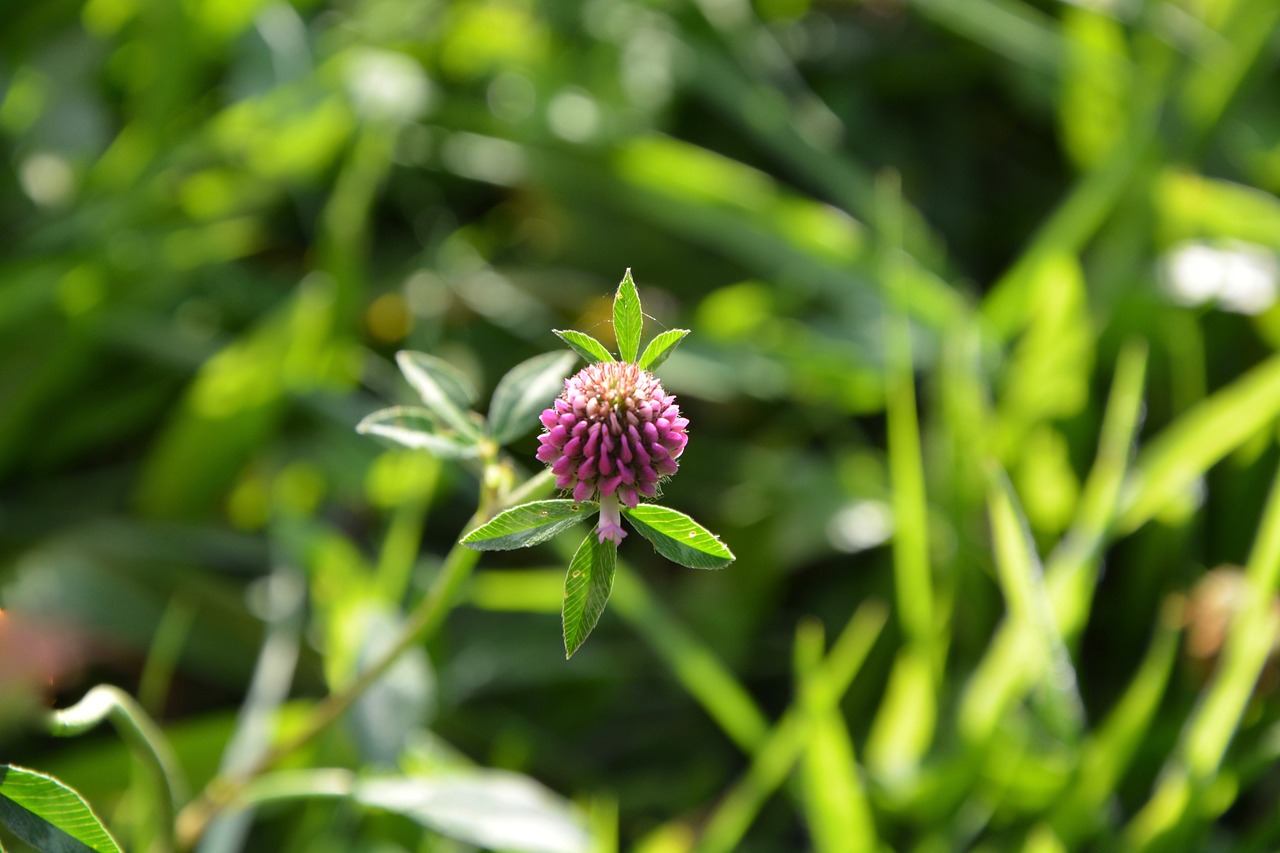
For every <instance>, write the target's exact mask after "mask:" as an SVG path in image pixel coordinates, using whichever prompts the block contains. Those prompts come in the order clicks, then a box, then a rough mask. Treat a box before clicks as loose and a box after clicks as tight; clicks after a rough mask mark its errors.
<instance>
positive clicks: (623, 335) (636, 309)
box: [613, 270, 644, 362]
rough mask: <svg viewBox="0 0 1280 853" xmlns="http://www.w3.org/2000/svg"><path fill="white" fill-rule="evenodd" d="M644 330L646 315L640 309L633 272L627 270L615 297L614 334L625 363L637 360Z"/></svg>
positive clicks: (619, 352)
mask: <svg viewBox="0 0 1280 853" xmlns="http://www.w3.org/2000/svg"><path fill="white" fill-rule="evenodd" d="M643 330H644V313H643V312H642V311H641V309H640V294H639V293H637V292H636V283H635V282H634V281H632V280H631V270H627V271H626V273H625V274H624V275H623V276H622V283H621V284H619V285H618V292H617V294H616V295H615V296H614V297H613V334H614V335H615V336H616V337H617V339H618V356H619V357H620V358H621V359H622V360H623V361H631V362H634V361H635V360H636V355H637V353H639V352H640V334H641V332H642V331H643Z"/></svg>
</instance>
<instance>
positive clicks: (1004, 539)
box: [987, 466, 1084, 737]
mask: <svg viewBox="0 0 1280 853" xmlns="http://www.w3.org/2000/svg"><path fill="white" fill-rule="evenodd" d="M988 479H989V487H988V494H987V504H988V511H989V513H990V518H991V537H992V540H993V544H994V546H995V558H996V559H995V562H996V573H997V576H998V578H999V580H1000V587H1001V591H1002V592H1003V593H1004V597H1005V603H1006V606H1007V608H1008V611H1007V612H1008V618H1009V619H1010V620H1012V621H1014V622H1017V623H1020V624H1022V625H1024V626H1026V627H1025V629H1024V631H1023V633H1025V635H1026V636H1027V637H1029V638H1034V642H1035V645H1036V647H1037V648H1036V650H1035V652H1034V654H1035V657H1036V658H1038V659H1039V660H1040V662H1041V663H1042V664H1043V666H1042V667H1039V669H1041V671H1042V672H1043V673H1044V678H1045V684H1046V686H1047V687H1048V688H1049V694H1048V695H1049V696H1051V697H1052V699H1053V701H1052V704H1051V708H1052V710H1053V715H1052V722H1053V723H1054V724H1055V725H1056V726H1057V727H1058V732H1057V733H1058V734H1059V735H1062V736H1068V737H1074V736H1075V735H1077V734H1078V732H1079V730H1080V727H1081V725H1082V724H1083V721H1084V709H1083V707H1082V705H1081V703H1080V696H1079V692H1078V688H1077V682H1076V673H1075V667H1074V666H1073V665H1072V663H1071V656H1070V655H1069V654H1068V653H1067V648H1066V645H1065V644H1064V643H1063V641H1062V635H1061V634H1059V632H1058V626H1057V621H1056V620H1055V618H1054V615H1053V605H1052V604H1051V602H1050V601H1049V595H1048V593H1047V592H1046V590H1045V585H1044V576H1043V572H1042V570H1041V567H1040V560H1039V557H1038V556H1037V554H1036V547H1035V541H1034V540H1033V539H1032V537H1031V529H1030V527H1029V526H1028V524H1027V521H1026V517H1025V516H1024V515H1023V514H1022V510H1021V507H1019V505H1018V502H1017V496H1016V495H1015V494H1014V493H1013V487H1012V486H1011V485H1010V484H1009V480H1008V478H1007V477H1006V476H1005V475H1004V472H1003V471H1001V470H999V468H996V467H994V466H993V467H992V469H991V470H990V472H989V474H988Z"/></svg>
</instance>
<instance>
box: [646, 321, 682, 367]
mask: <svg viewBox="0 0 1280 853" xmlns="http://www.w3.org/2000/svg"><path fill="white" fill-rule="evenodd" d="M688 334H689V330H688V329H671V330H669V331H666V332H663V333H662V334H660V335H658V336H657V337H656V338H654V339H653V340H651V341H649V345H648V346H647V347H645V348H644V355H642V356H640V369H641V370H648V371H654V370H657V369H658V365H660V364H662V363H663V362H664V361H666V360H667V359H668V358H669V357H670V356H671V353H673V352H675V351H676V347H677V346H679V345H680V342H681V341H683V340H684V339H685V336H686V335H688Z"/></svg>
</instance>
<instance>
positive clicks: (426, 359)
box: [396, 350, 480, 435]
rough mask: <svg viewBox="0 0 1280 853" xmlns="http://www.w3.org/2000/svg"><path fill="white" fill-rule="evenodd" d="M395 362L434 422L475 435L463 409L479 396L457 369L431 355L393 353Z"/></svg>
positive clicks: (422, 353)
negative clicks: (437, 421)
mask: <svg viewBox="0 0 1280 853" xmlns="http://www.w3.org/2000/svg"><path fill="white" fill-rule="evenodd" d="M396 363H397V364H399V365H400V371H401V372H402V373H404V378H405V379H407V380H408V381H409V384H410V385H412V386H413V389H414V390H415V391H417V392H418V396H419V397H421V398H422V402H423V403H424V404H425V405H426V407H427V408H428V409H430V410H431V413H432V415H434V416H435V417H436V419H438V420H440V421H443V422H444V423H446V424H448V425H449V426H451V427H453V428H454V429H455V430H457V431H458V432H460V433H464V434H467V435H476V434H477V432H478V430H477V428H476V425H475V423H474V422H473V421H472V420H471V417H470V415H469V414H468V413H467V410H468V409H470V408H471V406H472V404H473V403H475V401H476V400H477V399H478V398H479V396H480V395H479V394H478V393H477V392H476V388H475V386H474V385H472V384H471V380H470V379H468V378H467V377H466V376H465V375H463V373H462V372H461V371H460V370H458V368H456V367H454V366H453V365H452V364H449V363H448V362H447V361H443V360H442V359H439V358H436V357H435V356H433V355H427V354H426V353H424V352H412V351H410V350H401V351H400V352H398V353H396Z"/></svg>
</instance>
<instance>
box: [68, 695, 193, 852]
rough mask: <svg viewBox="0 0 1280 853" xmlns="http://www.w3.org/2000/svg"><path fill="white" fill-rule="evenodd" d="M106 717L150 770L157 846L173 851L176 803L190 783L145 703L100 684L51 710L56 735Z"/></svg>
mask: <svg viewBox="0 0 1280 853" xmlns="http://www.w3.org/2000/svg"><path fill="white" fill-rule="evenodd" d="M103 720H110V721H111V724H112V725H113V726H115V729H116V731H117V732H118V733H119V734H120V737H121V739H123V740H124V742H125V744H127V745H128V747H129V749H130V751H131V752H133V754H134V756H135V757H136V758H137V759H138V760H139V761H140V762H141V763H142V765H143V766H144V767H145V768H146V769H147V775H148V776H149V777H150V780H151V787H152V794H153V796H154V801H155V804H156V821H157V824H158V831H157V845H158V847H159V849H161V850H165V851H169V850H173V849H174V848H175V844H174V842H175V839H174V825H175V824H174V815H175V813H176V804H177V803H178V802H179V801H181V800H182V799H185V797H186V790H185V789H186V785H185V784H184V782H183V781H182V771H181V769H180V767H179V765H178V761H177V759H176V758H175V757H174V755H173V750H172V749H171V748H170V746H169V742H168V741H167V740H166V739H165V736H164V733H163V732H162V731H160V727H159V726H158V725H156V723H155V721H154V720H152V719H151V717H150V716H148V715H147V712H146V711H144V710H143V709H142V706H141V705H139V704H138V702H137V701H136V700H135V699H134V698H133V697H132V696H130V695H129V694H128V693H125V692H124V691H123V690H121V689H120V688H118V687H113V686H111V685H108V684H100V685H98V686H97V687H94V688H93V689H92V690H90V691H89V692H88V693H86V694H85V695H84V698H82V699H81V700H80V701H79V702H77V703H76V704H75V705H72V706H71V707H70V708H64V709H62V710H60V711H52V712H50V714H49V716H48V718H47V724H48V727H49V733H50V734H52V735H55V736H57V737H74V736H76V735H81V734H84V733H85V732H87V731H90V730H91V729H93V728H96V727H97V726H98V724H100V723H101V722H102V721H103Z"/></svg>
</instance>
